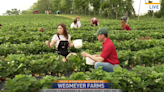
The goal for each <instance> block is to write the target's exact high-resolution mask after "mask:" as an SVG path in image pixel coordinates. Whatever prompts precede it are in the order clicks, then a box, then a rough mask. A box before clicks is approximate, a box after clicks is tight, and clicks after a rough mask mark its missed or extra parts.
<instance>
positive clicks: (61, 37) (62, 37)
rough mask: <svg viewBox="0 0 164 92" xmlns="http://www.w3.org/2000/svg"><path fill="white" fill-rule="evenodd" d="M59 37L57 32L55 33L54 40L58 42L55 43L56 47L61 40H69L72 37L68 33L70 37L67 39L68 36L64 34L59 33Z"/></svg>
mask: <svg viewBox="0 0 164 92" xmlns="http://www.w3.org/2000/svg"><path fill="white" fill-rule="evenodd" d="M59 38H60V40H59ZM59 38H58V36H57V34H55V35H54V36H53V37H52V40H53V41H55V42H56V43H55V46H56V48H58V45H59V42H60V41H68V40H70V39H71V36H70V35H69V34H68V39H67V38H65V36H64V35H59Z"/></svg>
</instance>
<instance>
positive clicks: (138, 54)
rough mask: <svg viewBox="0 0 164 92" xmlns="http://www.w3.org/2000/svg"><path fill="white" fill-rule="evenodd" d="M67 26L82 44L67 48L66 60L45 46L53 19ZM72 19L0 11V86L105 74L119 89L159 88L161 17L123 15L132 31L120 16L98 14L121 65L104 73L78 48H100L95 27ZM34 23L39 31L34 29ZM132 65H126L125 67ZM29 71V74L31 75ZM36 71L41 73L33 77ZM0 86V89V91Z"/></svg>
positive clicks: (163, 54) (27, 91)
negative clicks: (128, 17)
mask: <svg viewBox="0 0 164 92" xmlns="http://www.w3.org/2000/svg"><path fill="white" fill-rule="evenodd" d="M61 22H62V23H64V24H66V26H67V29H68V33H69V34H70V35H71V40H72V41H73V40H75V39H82V40H83V47H82V48H80V49H75V48H71V49H69V51H70V52H75V53H77V56H70V57H69V61H67V62H61V59H62V58H63V57H62V56H59V55H58V54H57V53H55V48H53V49H49V48H48V47H47V46H46V45H45V41H46V40H51V39H52V36H53V35H54V34H55V33H57V25H58V24H59V23H61ZM72 22H73V20H72V19H69V18H64V17H60V16H55V15H20V16H1V17H0V23H1V25H2V26H0V59H1V60H0V78H1V82H2V81H4V79H5V80H6V83H5V87H4V88H3V90H5V92H38V91H39V90H40V89H48V88H51V85H50V83H51V81H53V80H58V79H63V80H109V81H111V83H112V85H111V88H113V89H123V90H124V91H125V92H132V91H133V92H148V91H149V92H163V91H164V88H163V86H164V65H163V64H164V26H163V25H164V22H162V19H155V20H154V21H151V20H140V21H137V20H133V19H132V20H129V25H130V27H131V29H132V31H122V30H121V28H120V20H108V19H101V20H99V22H100V26H99V27H106V28H107V29H108V30H109V34H108V37H109V38H110V39H111V40H112V42H113V43H114V45H115V47H116V50H117V55H118V58H119V61H120V65H121V67H118V68H115V70H114V72H112V73H107V72H105V71H102V70H101V69H98V70H94V66H91V65H86V64H85V58H83V57H81V55H80V53H81V52H82V51H86V52H89V53H90V54H100V53H101V50H102V43H101V42H99V41H98V40H97V38H96V36H94V35H93V34H94V33H95V32H96V31H97V29H98V28H99V27H97V26H96V27H91V26H90V20H81V23H82V27H81V28H79V29H70V24H71V23H72ZM40 27H43V28H44V29H45V31H44V32H40V31H38V29H39V28H40ZM128 67H130V68H132V71H128V70H127V68H128ZM32 75H35V76H32ZM36 76H37V77H39V78H41V79H40V80H37V78H36ZM3 90H2V92H3Z"/></svg>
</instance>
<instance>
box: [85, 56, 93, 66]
mask: <svg viewBox="0 0 164 92" xmlns="http://www.w3.org/2000/svg"><path fill="white" fill-rule="evenodd" d="M86 64H88V65H94V64H95V61H94V60H92V59H90V58H89V57H86Z"/></svg>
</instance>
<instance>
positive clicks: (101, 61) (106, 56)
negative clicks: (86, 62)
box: [81, 28, 119, 72]
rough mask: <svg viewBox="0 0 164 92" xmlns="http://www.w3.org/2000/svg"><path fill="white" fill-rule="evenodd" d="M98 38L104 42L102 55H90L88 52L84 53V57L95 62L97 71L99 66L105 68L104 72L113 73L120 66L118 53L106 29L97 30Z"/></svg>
mask: <svg viewBox="0 0 164 92" xmlns="http://www.w3.org/2000/svg"><path fill="white" fill-rule="evenodd" d="M96 35H97V38H98V40H99V41H101V42H103V43H102V45H103V49H102V52H101V54H100V55H90V54H88V53H86V52H82V53H81V55H82V56H83V57H89V58H91V59H92V60H94V61H95V62H96V63H95V64H94V67H95V69H97V68H98V67H99V66H103V67H102V70H104V71H107V72H113V68H114V67H118V66H119V60H118V57H117V52H116V49H115V47H114V44H113V43H112V41H111V40H110V39H109V38H108V30H107V29H106V28H99V29H98V30H97V33H96Z"/></svg>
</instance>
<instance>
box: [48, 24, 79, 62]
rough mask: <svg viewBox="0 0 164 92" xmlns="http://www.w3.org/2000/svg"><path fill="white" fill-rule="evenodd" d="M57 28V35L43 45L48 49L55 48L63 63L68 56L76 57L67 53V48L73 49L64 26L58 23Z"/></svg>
mask: <svg viewBox="0 0 164 92" xmlns="http://www.w3.org/2000/svg"><path fill="white" fill-rule="evenodd" d="M57 28H58V33H57V34H55V35H54V36H53V37H52V40H51V42H50V41H46V42H45V44H46V45H47V46H48V47H49V48H53V47H54V46H55V47H56V52H57V53H58V54H59V55H62V56H64V57H65V58H63V60H62V61H63V62H65V61H67V60H68V57H69V56H70V55H76V53H70V52H68V47H69V48H72V47H74V44H73V43H71V36H70V35H69V34H68V32H67V28H66V26H65V24H63V23H60V24H58V26H57Z"/></svg>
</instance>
